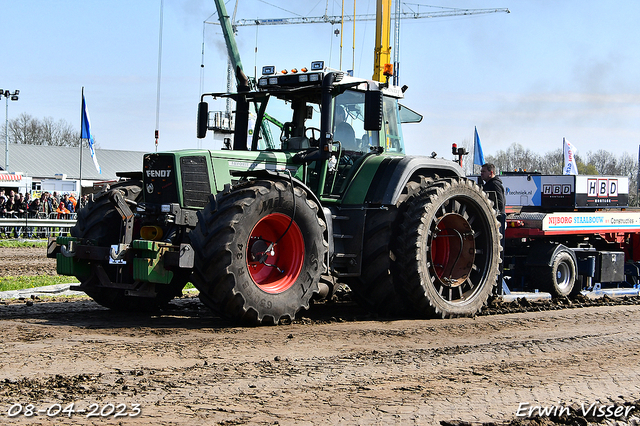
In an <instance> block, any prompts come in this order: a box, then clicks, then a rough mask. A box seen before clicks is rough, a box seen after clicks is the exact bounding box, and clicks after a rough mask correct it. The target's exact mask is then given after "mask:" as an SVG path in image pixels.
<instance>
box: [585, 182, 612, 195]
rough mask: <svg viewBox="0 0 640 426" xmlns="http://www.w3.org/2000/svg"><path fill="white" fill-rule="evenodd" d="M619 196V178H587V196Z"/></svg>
mask: <svg viewBox="0 0 640 426" xmlns="http://www.w3.org/2000/svg"><path fill="white" fill-rule="evenodd" d="M617 196H618V179H587V197H598V198H609V197H617Z"/></svg>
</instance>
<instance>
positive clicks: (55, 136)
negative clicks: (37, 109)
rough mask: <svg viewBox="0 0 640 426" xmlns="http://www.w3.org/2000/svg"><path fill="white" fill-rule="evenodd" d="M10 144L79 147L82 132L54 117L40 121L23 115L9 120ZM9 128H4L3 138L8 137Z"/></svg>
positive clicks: (28, 115)
mask: <svg viewBox="0 0 640 426" xmlns="http://www.w3.org/2000/svg"><path fill="white" fill-rule="evenodd" d="M8 124H9V126H8V127H9V129H8V130H9V143H13V144H21V145H24V144H29V145H47V146H79V143H80V131H79V130H78V129H77V128H74V127H73V125H71V124H70V123H69V122H68V121H66V120H62V119H60V120H58V121H55V120H54V119H53V118H52V117H45V118H43V119H38V118H35V117H33V116H31V115H30V114H27V113H22V114H20V115H19V116H18V117H17V118H14V119H12V120H9V123H8ZM6 132H7V126H6V125H3V126H2V138H3V140H4V138H5V137H6Z"/></svg>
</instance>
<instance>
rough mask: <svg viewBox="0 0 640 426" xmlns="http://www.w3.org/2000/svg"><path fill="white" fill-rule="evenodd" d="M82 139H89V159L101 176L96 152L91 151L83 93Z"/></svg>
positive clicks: (89, 123)
mask: <svg viewBox="0 0 640 426" xmlns="http://www.w3.org/2000/svg"><path fill="white" fill-rule="evenodd" d="M80 138H82V139H89V149H90V150H91V159H92V160H93V164H95V166H96V170H97V171H98V173H100V174H102V169H101V168H100V165H99V164H98V158H97V157H96V152H95V150H94V149H93V143H94V141H93V136H92V135H91V121H90V120H89V113H88V112H87V103H86V102H85V100H84V93H83V94H82V133H81V135H80Z"/></svg>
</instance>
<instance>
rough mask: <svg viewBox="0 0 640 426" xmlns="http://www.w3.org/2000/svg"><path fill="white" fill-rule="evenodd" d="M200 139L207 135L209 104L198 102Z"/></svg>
mask: <svg viewBox="0 0 640 426" xmlns="http://www.w3.org/2000/svg"><path fill="white" fill-rule="evenodd" d="M197 126H198V130H197V132H198V139H203V138H204V137H205V136H206V135H207V128H208V127H209V104H208V103H206V102H200V103H199V104H198V124H197Z"/></svg>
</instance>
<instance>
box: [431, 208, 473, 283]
mask: <svg viewBox="0 0 640 426" xmlns="http://www.w3.org/2000/svg"><path fill="white" fill-rule="evenodd" d="M435 231H436V232H435V234H436V236H435V238H434V239H433V240H432V244H431V264H432V265H433V269H434V271H435V273H436V275H437V277H438V279H439V280H440V281H441V282H442V283H444V284H445V285H446V286H447V287H455V286H459V285H461V284H462V283H463V282H464V281H465V280H466V279H467V277H468V276H469V274H470V273H471V270H472V267H473V260H474V253H475V242H474V240H473V237H472V236H471V235H470V231H471V225H469V222H467V220H466V219H465V218H464V217H462V216H460V215H457V214H453V213H450V214H446V215H445V216H443V217H442V218H440V220H439V221H438V222H437V223H436V229H435Z"/></svg>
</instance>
